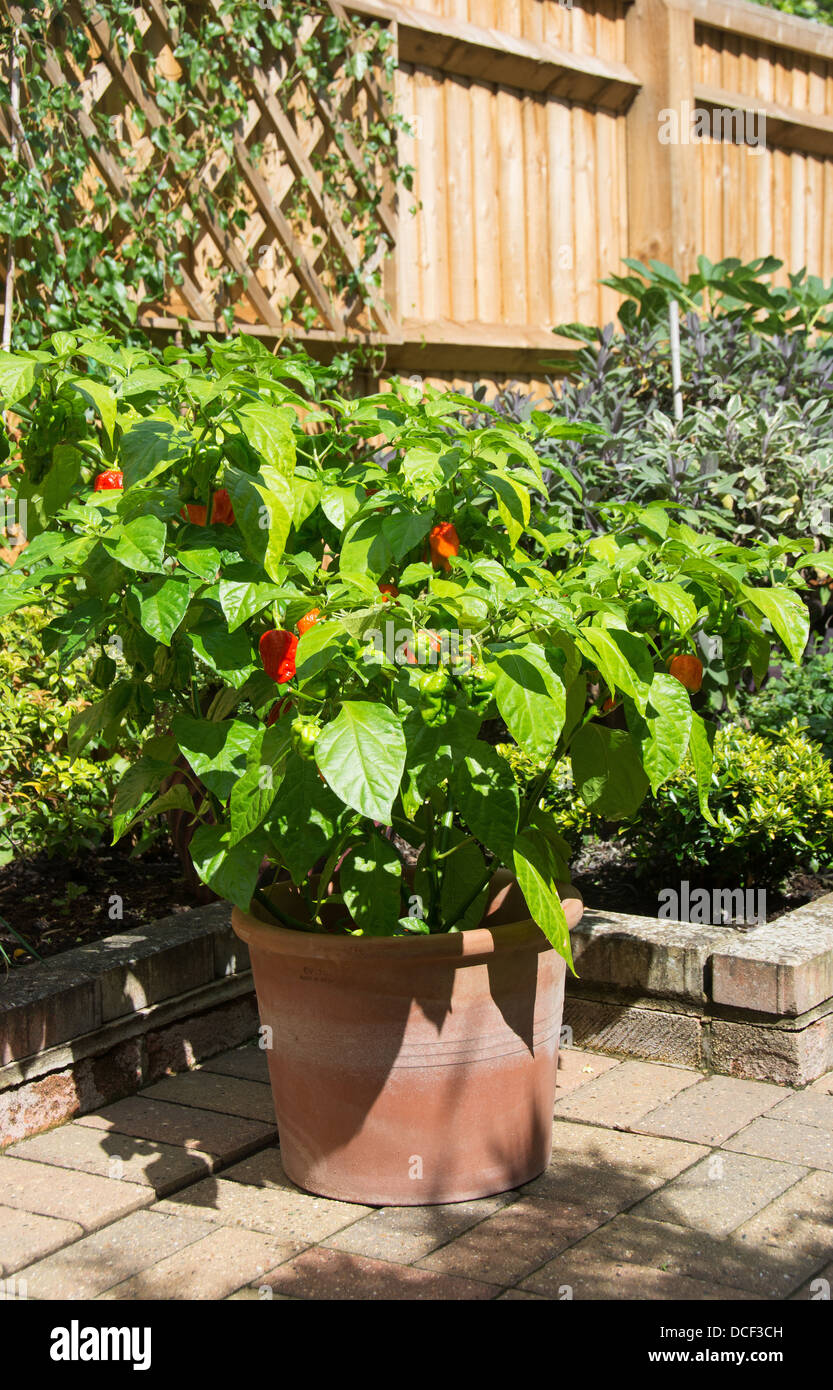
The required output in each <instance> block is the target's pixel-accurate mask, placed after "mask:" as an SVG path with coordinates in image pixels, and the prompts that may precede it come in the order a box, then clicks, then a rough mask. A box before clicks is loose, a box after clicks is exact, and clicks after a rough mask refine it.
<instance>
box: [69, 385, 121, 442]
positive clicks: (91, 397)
mask: <svg viewBox="0 0 833 1390" xmlns="http://www.w3.org/2000/svg"><path fill="white" fill-rule="evenodd" d="M67 385H68V386H71V387H72V389H73V390H74V391H77V392H78V393H79V394H80V395H82V396H85V397H86V399H87V400H88V401H90V403H91V404H92V405H93V406H94V407H95V409H96V410H97V411H98V413H99V415H100V416H101V423H102V425H103V426H104V429H105V431H106V433H107V437H108V439H109V440H110V443H111V444H112V442H113V433H114V431H115V428H116V412H117V410H118V402H117V400H116V397H115V396H114V394H113V392H112V391H111V390H110V387H109V386H105V384H104V382H103V381H96V380H95V378H94V377H91V376H81V377H72V378H71V379H70V380H69V381H68V382H67Z"/></svg>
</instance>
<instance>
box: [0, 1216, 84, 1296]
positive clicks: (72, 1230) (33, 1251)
mask: <svg viewBox="0 0 833 1390" xmlns="http://www.w3.org/2000/svg"><path fill="white" fill-rule="evenodd" d="M83 1234H84V1231H83V1227H81V1226H79V1225H78V1222H77V1221H61V1220H59V1219H58V1218H57V1217H55V1216H38V1215H36V1214H35V1212H32V1211H22V1210H21V1209H20V1208H19V1207H4V1206H0V1275H4V1276H5V1275H9V1274H15V1273H16V1272H17V1270H19V1269H23V1268H24V1266H25V1265H28V1264H31V1262H32V1260H37V1259H38V1258H39V1257H40V1256H41V1255H47V1254H48V1253H49V1252H50V1250H58V1249H60V1247H61V1246H62V1245H67V1244H68V1243H69V1242H70V1241H72V1240H77V1239H78V1237H79V1236H82V1235H83ZM27 1293H28V1295H29V1296H30V1297H31V1295H32V1290H31V1289H28V1288H27Z"/></svg>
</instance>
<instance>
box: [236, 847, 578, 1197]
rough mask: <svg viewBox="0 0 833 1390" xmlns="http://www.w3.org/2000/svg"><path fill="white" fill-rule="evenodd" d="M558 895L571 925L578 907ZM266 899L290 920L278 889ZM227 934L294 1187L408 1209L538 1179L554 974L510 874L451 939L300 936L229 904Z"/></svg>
mask: <svg viewBox="0 0 833 1390" xmlns="http://www.w3.org/2000/svg"><path fill="white" fill-rule="evenodd" d="M562 898H563V901H564V906H565V910H566V913H567V920H568V921H569V923H570V926H571V927H573V926H575V925H576V923H577V922H578V921H579V919H580V917H581V914H582V911H583V904H582V901H581V898H580V897H579V895H578V893H577V891H576V889H574V888H571V887H567V886H565V887H564V888H563V889H562ZM274 900H275V902H276V903H277V904H279V905H280V906H281V907H283V908H284V910H285V911H287V912H290V913H292V915H293V916H297V917H302V916H303V911H302V908H301V902H302V899H301V898H300V895H299V894H298V891H297V889H295V888H294V887H293V886H292V885H291V884H282V885H279V887H278V888H276V889H275V891H274ZM333 911H340V912H342V913H343V908H342V909H335V908H334V909H333ZM232 922H233V925H234V930H235V931H236V932H237V934H238V936H240V937H242V938H243V940H244V941H246V942H248V945H249V949H250V952H251V958H252V967H253V971H254V978H255V987H256V989H257V997H258V1004H259V1008H260V1017H261V1022H262V1024H264V1025H267V1026H268V1027H269V1028H270V1029H271V1030H272V1032H271V1047H270V1049H269V1050H268V1052H267V1057H268V1061H269V1072H270V1077H271V1081H272V1090H273V1093H274V1098H275V1110H276V1114H277V1120H278V1132H279V1136H280V1145H281V1156H282V1159H283V1164H284V1168H285V1170H286V1172H287V1174H288V1175H289V1177H290V1178H291V1179H292V1180H293V1182H296V1183H297V1184H298V1185H299V1187H303V1188H306V1189H307V1190H308V1191H310V1192H315V1193H318V1194H320V1195H321V1196H324V1197H334V1198H337V1199H338V1200H340V1201H345V1202H362V1203H365V1204H367V1205H369V1206H386V1205H395V1206H421V1205H423V1204H425V1203H434V1202H462V1201H466V1200H468V1199H470V1198H474V1197H484V1196H487V1195H489V1194H490V1193H494V1192H504V1191H506V1190H507V1189H509V1188H512V1187H517V1186H519V1185H520V1184H521V1183H524V1182H529V1181H530V1180H531V1179H532V1178H534V1177H537V1176H538V1174H539V1173H542V1172H543V1170H544V1169H545V1168H546V1166H547V1164H548V1163H549V1159H550V1153H551V1150H552V1113H553V1103H554V1097H555V1075H556V1067H557V1065H558V1041H559V1033H560V1030H561V1015H562V1009H563V1004H564V979H565V974H566V966H565V963H564V961H563V960H562V958H561V957H560V956H559V955H557V954H556V952H555V951H553V950H552V948H551V947H550V946H549V945H548V944H547V941H546V939H545V937H544V936H543V934H542V933H541V931H540V930H539V929H538V927H537V926H536V925H535V923H534V922H533V921H531V919H530V917H529V911H528V909H527V907H526V903H525V902H524V899H523V896H522V894H521V892H520V890H519V888H518V886H517V884H516V883H515V882H514V880H512V879H511V878H510V877H509V875H508V874H507V873H505V872H504V871H501V873H500V874H498V875H496V877H495V880H494V882H493V884H492V889H491V891H490V902H489V907H488V909H487V912H486V915H485V916H484V918H483V925H482V926H480V927H478V928H476V929H475V930H473V931H465V932H455V933H452V934H451V935H436V936H414V937H351V936H328V935H319V934H315V935H313V934H306V933H304V932H299V931H291V930H288V929H285V928H283V927H278V926H273V925H271V924H268V923H267V922H265V921H263V920H260V919H259V918H257V917H254V916H251V915H250V914H248V913H244V912H240V911H239V910H238V909H236V908H235V909H234V911H233V913H232ZM267 1036H268V1035H267Z"/></svg>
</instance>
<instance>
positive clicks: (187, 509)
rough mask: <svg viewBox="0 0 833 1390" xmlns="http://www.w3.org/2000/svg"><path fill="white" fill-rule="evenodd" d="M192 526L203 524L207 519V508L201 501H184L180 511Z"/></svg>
mask: <svg viewBox="0 0 833 1390" xmlns="http://www.w3.org/2000/svg"><path fill="white" fill-rule="evenodd" d="M180 516H184V517H185V520H186V521H190V522H191V525H192V526H205V524H206V522H207V521H208V508H207V507H206V506H205V505H204V503H202V502H186V503H185V506H184V507H183V508H182V511H181V512H180Z"/></svg>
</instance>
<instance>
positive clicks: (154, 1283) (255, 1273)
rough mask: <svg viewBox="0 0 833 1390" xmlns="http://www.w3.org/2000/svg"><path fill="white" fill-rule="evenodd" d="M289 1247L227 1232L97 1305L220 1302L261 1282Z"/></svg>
mask: <svg viewBox="0 0 833 1390" xmlns="http://www.w3.org/2000/svg"><path fill="white" fill-rule="evenodd" d="M292 1253H293V1251H292V1247H291V1245H289V1244H287V1243H286V1242H284V1241H279V1240H275V1239H274V1238H273V1237H272V1236H265V1235H261V1234H260V1233H259V1232H258V1231H244V1230H241V1229H239V1228H237V1227H232V1226H227V1227H220V1228H219V1229H216V1230H213V1231H212V1232H211V1233H210V1235H207V1236H203V1238H202V1239H201V1240H197V1241H194V1242H193V1243H192V1244H189V1245H187V1246H186V1247H185V1248H184V1249H183V1250H178V1251H176V1253H175V1254H173V1255H168V1256H167V1257H166V1258H165V1259H164V1260H160V1261H159V1262H158V1263H156V1264H153V1265H150V1266H148V1268H147V1269H143V1270H141V1271H140V1272H139V1273H138V1274H134V1275H133V1276H132V1278H130V1279H126V1280H124V1281H123V1282H122V1283H120V1284H116V1285H115V1286H114V1287H113V1288H111V1289H108V1290H107V1292H106V1293H103V1294H100V1295H99V1297H100V1298H102V1299H131V1300H132V1299H146V1298H151V1299H174V1300H189V1301H190V1300H193V1299H201V1300H202V1299H215V1298H226V1297H227V1295H228V1294H230V1293H234V1291H235V1289H239V1288H240V1287H241V1286H242V1285H243V1284H251V1283H253V1282H254V1281H255V1280H260V1279H264V1278H265V1276H266V1275H267V1274H268V1273H269V1272H270V1271H271V1270H274V1269H275V1267H276V1266H277V1265H279V1264H281V1263H282V1262H283V1261H284V1260H287V1259H289V1257H290V1256H291V1255H292Z"/></svg>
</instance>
